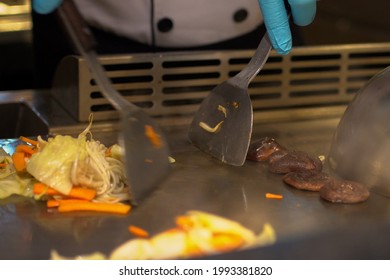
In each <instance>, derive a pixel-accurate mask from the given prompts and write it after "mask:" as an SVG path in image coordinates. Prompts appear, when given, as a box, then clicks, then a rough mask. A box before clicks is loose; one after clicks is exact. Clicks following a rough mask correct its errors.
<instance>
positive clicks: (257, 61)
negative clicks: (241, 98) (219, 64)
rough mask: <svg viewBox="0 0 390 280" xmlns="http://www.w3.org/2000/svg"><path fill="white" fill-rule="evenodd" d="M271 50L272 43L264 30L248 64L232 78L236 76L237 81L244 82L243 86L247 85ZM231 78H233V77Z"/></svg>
mask: <svg viewBox="0 0 390 280" xmlns="http://www.w3.org/2000/svg"><path fill="white" fill-rule="evenodd" d="M271 50H272V44H271V41H270V39H269V37H268V33H267V32H266V33H265V34H264V36H263V38H262V39H261V41H260V43H259V46H258V47H257V49H256V52H255V54H254V55H253V56H252V58H251V60H250V61H249V63H248V65H247V66H245V68H244V69H242V70H241V71H240V72H239V73H238V74H237V75H236V76H235V77H234V78H236V77H237V81H241V82H243V83H245V84H244V85H242V86H243V87H247V86H248V85H249V83H250V82H251V81H252V79H253V78H254V77H255V76H256V75H257V74H258V73H259V71H260V70H261V69H262V68H263V66H264V64H265V62H266V61H267V59H268V57H269V55H270V53H271ZM234 78H233V79H234Z"/></svg>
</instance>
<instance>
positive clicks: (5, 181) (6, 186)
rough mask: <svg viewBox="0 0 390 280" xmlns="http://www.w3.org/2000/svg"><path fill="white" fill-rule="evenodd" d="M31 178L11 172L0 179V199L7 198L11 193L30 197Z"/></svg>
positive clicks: (31, 194) (31, 193)
mask: <svg viewBox="0 0 390 280" xmlns="http://www.w3.org/2000/svg"><path fill="white" fill-rule="evenodd" d="M31 182H32V178H31V177H19V176H18V175H16V173H12V174H10V175H8V176H7V177H4V178H1V179H0V199H4V198H7V197H9V196H11V195H13V194H16V195H22V196H27V197H32V196H33V192H32V188H31V185H32V183H31Z"/></svg>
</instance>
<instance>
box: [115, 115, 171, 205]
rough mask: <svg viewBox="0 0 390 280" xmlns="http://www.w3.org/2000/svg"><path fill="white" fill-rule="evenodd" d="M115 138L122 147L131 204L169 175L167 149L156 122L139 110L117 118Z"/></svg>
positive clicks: (136, 202) (145, 195)
mask: <svg viewBox="0 0 390 280" xmlns="http://www.w3.org/2000/svg"><path fill="white" fill-rule="evenodd" d="M121 128H122V129H121V132H120V135H119V141H120V143H121V146H122V147H124V150H125V165H126V172H127V178H128V180H129V185H130V193H131V200H132V204H138V202H140V201H142V200H144V199H145V198H146V197H147V196H148V195H149V194H151V193H152V191H153V190H155V188H156V186H158V185H159V183H160V182H161V181H162V180H163V179H164V178H165V177H166V176H167V174H169V170H170V163H169V156H170V154H169V149H168V142H167V140H166V139H165V137H164V133H163V132H162V131H161V129H160V127H159V126H158V125H157V124H156V122H155V121H154V120H153V119H151V118H150V117H149V116H148V115H146V114H145V113H144V112H143V111H141V110H139V111H136V112H132V113H130V114H128V115H127V116H123V117H122V119H121Z"/></svg>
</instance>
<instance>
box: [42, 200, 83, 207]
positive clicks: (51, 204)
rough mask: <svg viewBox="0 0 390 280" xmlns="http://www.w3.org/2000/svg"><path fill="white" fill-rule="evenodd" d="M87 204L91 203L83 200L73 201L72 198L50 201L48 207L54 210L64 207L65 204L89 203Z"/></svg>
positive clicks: (47, 203)
mask: <svg viewBox="0 0 390 280" xmlns="http://www.w3.org/2000/svg"><path fill="white" fill-rule="evenodd" d="M87 202H89V201H88V200H83V199H72V198H69V199H49V200H48V201H47V202H46V206H47V207H48V208H54V207H58V206H60V205H64V204H72V203H87Z"/></svg>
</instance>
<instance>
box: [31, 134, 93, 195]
mask: <svg viewBox="0 0 390 280" xmlns="http://www.w3.org/2000/svg"><path fill="white" fill-rule="evenodd" d="M85 157H86V139H85V137H82V138H73V137H71V136H68V135H66V136H62V135H57V136H56V137H54V138H50V139H49V140H48V143H47V144H46V145H45V147H44V148H43V149H41V150H40V151H39V152H38V153H35V154H34V155H32V157H31V158H30V160H29V161H28V163H27V172H28V173H30V174H31V175H32V176H33V177H35V178H36V179H37V180H38V181H40V182H42V183H44V184H46V185H48V186H50V187H52V188H54V189H56V190H58V191H59V192H61V193H63V194H69V192H70V190H71V189H72V186H73V183H72V180H71V177H70V174H71V170H72V166H73V163H74V162H75V161H76V160H83V159H84V158H85Z"/></svg>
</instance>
